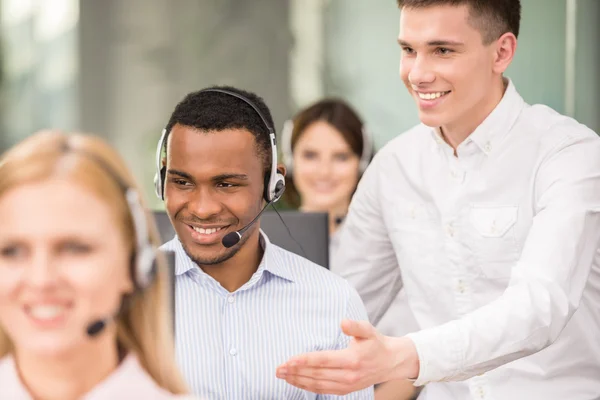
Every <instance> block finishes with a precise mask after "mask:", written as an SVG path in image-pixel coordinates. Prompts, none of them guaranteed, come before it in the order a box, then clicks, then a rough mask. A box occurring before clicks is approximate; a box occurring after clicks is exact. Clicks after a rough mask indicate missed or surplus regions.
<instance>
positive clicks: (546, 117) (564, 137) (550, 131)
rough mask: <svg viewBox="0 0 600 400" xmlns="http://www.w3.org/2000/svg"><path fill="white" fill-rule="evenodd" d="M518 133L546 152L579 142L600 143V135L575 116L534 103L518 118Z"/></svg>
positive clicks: (596, 144)
mask: <svg viewBox="0 0 600 400" xmlns="http://www.w3.org/2000/svg"><path fill="white" fill-rule="evenodd" d="M517 124H519V129H517V134H519V135H520V134H524V133H529V135H524V136H526V137H527V138H528V140H533V141H535V142H536V144H537V145H538V146H539V148H540V150H542V151H544V152H550V153H552V152H554V151H558V150H560V149H562V148H564V147H569V146H572V145H578V144H585V145H588V144H594V145H595V146H599V145H600V137H598V135H597V134H596V132H594V131H593V130H591V129H590V128H589V127H587V126H585V125H584V124H582V123H580V122H578V121H577V120H575V119H574V118H571V117H569V116H566V115H562V114H560V113H558V112H557V111H555V110H554V109H552V108H550V107H548V106H546V105H542V104H534V105H530V106H526V107H525V108H524V109H523V112H522V114H521V116H520V117H519V119H518V120H517Z"/></svg>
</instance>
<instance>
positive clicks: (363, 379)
mask: <svg viewBox="0 0 600 400" xmlns="http://www.w3.org/2000/svg"><path fill="white" fill-rule="evenodd" d="M342 331H343V332H344V333H345V334H346V335H347V336H351V337H352V340H351V341H350V344H349V346H348V347H347V348H346V349H343V350H329V351H318V352H312V353H305V354H301V355H299V356H295V357H293V358H291V359H290V360H288V361H287V362H286V363H284V364H282V365H281V366H279V367H278V368H277V377H278V378H280V379H285V380H286V381H287V382H288V383H289V384H291V385H294V386H296V387H299V388H301V389H305V390H308V391H310V392H314V393H326V394H337V395H345V394H348V393H351V392H355V391H358V390H361V389H364V388H367V387H369V386H372V385H374V384H377V383H380V382H386V381H388V380H392V379H407V378H416V377H417V375H418V372H419V361H418V357H417V352H416V349H415V346H414V344H413V342H412V341H411V340H410V339H408V338H404V337H402V338H391V337H387V336H383V335H382V334H380V333H379V332H377V330H376V329H375V328H374V327H373V326H372V325H371V324H370V323H368V322H366V321H349V320H346V321H343V322H342Z"/></svg>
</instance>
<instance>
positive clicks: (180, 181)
mask: <svg viewBox="0 0 600 400" xmlns="http://www.w3.org/2000/svg"><path fill="white" fill-rule="evenodd" d="M171 182H173V183H174V184H175V185H177V186H188V185H189V182H188V181H186V180H185V179H181V178H173V179H171Z"/></svg>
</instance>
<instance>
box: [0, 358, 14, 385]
mask: <svg viewBox="0 0 600 400" xmlns="http://www.w3.org/2000/svg"><path fill="white" fill-rule="evenodd" d="M15 371H16V368H15V360H14V358H13V357H12V356H11V355H6V356H4V357H2V358H0V376H1V377H3V378H5V379H7V378H6V377H7V376H8V375H13V374H15Z"/></svg>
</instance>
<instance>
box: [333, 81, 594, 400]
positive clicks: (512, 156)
mask: <svg viewBox="0 0 600 400" xmlns="http://www.w3.org/2000/svg"><path fill="white" fill-rule="evenodd" d="M599 211H600V138H598V136H597V135H596V134H595V133H594V132H593V131H591V130H590V129H588V128H586V127H585V126H583V125H581V124H579V123H577V122H576V121H574V120H573V119H571V118H568V117H565V116H562V115H559V114H558V113H556V112H554V111H553V110H551V109H550V108H548V107H545V106H542V105H534V106H530V105H528V104H526V103H525V102H524V101H523V99H522V98H521V97H520V96H519V94H518V93H517V91H516V90H515V88H514V86H513V84H512V83H511V82H509V85H508V87H507V90H506V92H505V94H504V97H503V99H502V101H501V102H500V103H499V105H498V106H497V107H496V108H495V110H494V111H493V112H492V113H491V114H490V115H489V116H488V118H487V119H486V120H485V121H484V122H483V123H482V124H481V125H480V126H479V127H478V128H477V129H476V130H475V132H473V134H471V135H470V136H469V138H468V139H466V140H465V141H464V142H463V143H461V144H460V146H458V148H457V156H455V155H454V153H453V149H452V148H451V147H450V146H448V145H447V144H446V143H445V142H444V140H443V139H442V138H441V136H440V134H439V132H438V131H437V130H435V129H432V128H429V127H426V126H424V125H419V126H417V127H415V128H414V129H412V130H410V131H408V132H406V133H404V134H402V135H400V136H399V137H397V138H396V139H394V140H392V141H391V142H390V143H388V145H386V146H385V147H384V149H383V150H381V151H380V152H379V153H378V155H377V156H376V158H375V160H374V161H373V163H372V164H371V165H370V167H369V168H368V171H367V172H366V173H365V175H364V177H363V178H362V180H361V182H360V185H359V188H358V190H357V193H356V195H355V196H354V199H353V202H352V204H351V207H350V212H349V215H348V217H347V219H346V226H345V229H344V230H343V232H342V237H341V248H342V251H341V252H340V259H339V260H338V262H339V263H341V264H344V267H343V268H342V269H341V271H342V273H343V275H344V276H345V277H346V278H347V279H348V280H349V281H350V282H351V283H352V284H353V285H354V286H355V287H356V288H357V290H358V292H359V294H360V295H361V296H362V298H363V301H364V302H365V305H366V307H367V311H368V313H369V315H370V318H371V320H372V322H374V323H377V321H378V320H379V318H380V316H381V315H382V313H383V312H385V308H386V306H387V305H389V301H390V298H392V297H393V296H394V294H395V293H396V292H397V290H398V287H395V288H391V286H392V283H391V282H390V279H389V277H390V276H394V271H395V270H396V269H397V268H400V270H401V273H402V281H403V284H404V287H405V289H406V292H407V297H408V302H409V305H410V309H411V310H412V312H413V314H414V316H415V318H416V319H417V322H418V325H419V328H420V329H421V330H420V331H419V332H417V333H413V334H410V335H409V337H411V338H412V339H413V341H414V342H415V344H416V347H417V351H418V353H419V359H420V374H419V376H418V379H417V380H416V382H415V384H416V385H423V384H428V385H427V386H426V387H425V390H424V391H423V393H422V395H421V397H420V399H423V398H424V399H435V400H445V399H510V400H520V399H523V400H525V399H528V400H529V399H544V400H564V399H569V400H584V399H585V400H588V399H598V398H600V257H599V253H598V248H599V242H600V214H599ZM397 323H398V324H402V323H403V321H401V320H398V321H397Z"/></svg>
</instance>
